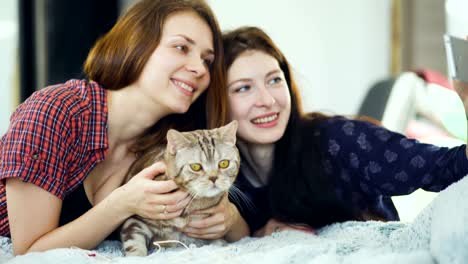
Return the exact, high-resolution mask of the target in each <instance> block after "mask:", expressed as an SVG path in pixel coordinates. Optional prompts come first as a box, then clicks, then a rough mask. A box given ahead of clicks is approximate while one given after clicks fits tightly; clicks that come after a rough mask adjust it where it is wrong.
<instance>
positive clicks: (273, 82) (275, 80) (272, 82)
mask: <svg viewBox="0 0 468 264" xmlns="http://www.w3.org/2000/svg"><path fill="white" fill-rule="evenodd" d="M281 81H283V79H281V77H276V78H273V79H271V80H270V81H269V82H268V84H270V85H273V84H277V83H280V82H281Z"/></svg>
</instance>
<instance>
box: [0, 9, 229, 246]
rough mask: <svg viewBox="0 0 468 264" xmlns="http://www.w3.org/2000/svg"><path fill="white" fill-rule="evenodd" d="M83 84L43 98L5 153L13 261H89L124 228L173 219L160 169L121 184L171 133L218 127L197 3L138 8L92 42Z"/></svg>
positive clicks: (209, 33) (219, 70)
mask: <svg viewBox="0 0 468 264" xmlns="http://www.w3.org/2000/svg"><path fill="white" fill-rule="evenodd" d="M84 72H85V74H86V76H87V78H88V79H86V80H70V81H68V82H66V83H63V84H58V85H54V86H50V87H47V88H45V89H41V90H40V91H38V92H36V93H34V94H33V95H32V96H31V97H29V98H28V99H27V100H26V101H25V102H24V103H22V104H21V105H20V106H19V107H18V108H17V109H16V111H15V112H14V113H13V115H12V117H11V123H10V126H9V129H8V131H7V133H6V134H5V135H4V136H3V137H2V138H1V141H0V179H1V183H0V235H2V236H11V238H12V242H13V249H14V252H15V254H24V253H26V252H30V251H43V250H47V249H52V248H59V247H71V246H77V247H80V248H86V249H90V248H93V247H95V246H96V245H97V244H98V243H100V242H101V241H102V240H104V239H105V238H106V237H108V236H109V235H110V234H111V233H112V232H113V231H114V230H115V229H116V228H117V227H118V226H119V225H120V224H121V223H122V222H123V221H124V220H125V219H126V218H128V217H129V216H131V215H134V214H137V215H141V216H143V217H146V218H154V219H169V218H173V217H176V216H178V215H179V214H180V213H181V212H182V209H183V208H184V207H185V206H186V205H187V203H188V201H189V197H188V194H187V193H184V192H182V191H179V190H177V191H176V190H175V189H176V185H175V183H174V182H173V181H152V179H153V177H154V176H155V175H157V174H159V173H162V172H164V164H161V163H158V164H155V165H153V166H151V167H149V168H147V169H145V170H143V171H142V172H141V173H139V174H138V175H137V176H135V177H134V178H133V179H132V180H131V181H130V182H128V183H127V184H125V185H123V186H121V184H122V182H123V180H124V177H125V173H126V171H127V169H128V167H129V166H130V164H132V162H133V161H134V160H135V159H136V157H138V155H139V153H141V152H143V151H145V150H146V149H147V148H149V147H150V146H151V145H153V144H159V143H164V142H163V140H164V137H165V135H166V132H167V131H168V129H169V128H175V129H178V130H192V129H197V128H207V127H208V128H213V127H218V126H220V125H223V124H225V122H226V118H227V116H226V109H225V107H224V105H223V104H222V102H223V101H224V99H225V98H226V90H225V88H224V87H225V84H224V74H225V71H224V66H223V51H222V40H221V34H220V30H219V26H218V23H217V21H216V18H215V17H214V15H213V13H212V11H211V9H210V8H209V6H208V5H207V4H206V3H205V2H204V1H202V0H142V1H139V2H137V3H136V4H135V5H134V6H133V7H131V8H130V9H129V10H128V11H127V12H126V13H125V14H124V15H123V16H122V17H121V18H120V19H119V20H118V21H117V23H116V24H115V26H114V27H113V28H112V29H111V30H110V31H109V32H108V33H107V34H105V35H104V36H103V37H102V38H101V39H99V40H98V41H97V42H96V44H95V45H94V47H93V48H92V50H91V52H90V53H89V55H88V58H87V60H86V62H85V64H84Z"/></svg>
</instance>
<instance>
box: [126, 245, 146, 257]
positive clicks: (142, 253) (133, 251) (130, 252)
mask: <svg viewBox="0 0 468 264" xmlns="http://www.w3.org/2000/svg"><path fill="white" fill-rule="evenodd" d="M124 254H125V256H126V257H146V256H147V255H148V250H146V248H145V249H141V248H133V247H130V248H126V249H125V250H124Z"/></svg>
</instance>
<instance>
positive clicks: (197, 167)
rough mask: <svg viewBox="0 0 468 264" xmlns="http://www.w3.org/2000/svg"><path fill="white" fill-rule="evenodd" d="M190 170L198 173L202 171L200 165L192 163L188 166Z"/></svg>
mask: <svg viewBox="0 0 468 264" xmlns="http://www.w3.org/2000/svg"><path fill="white" fill-rule="evenodd" d="M190 168H191V169H192V170H193V171H200V170H201V169H202V165H201V164H200V163H192V164H190Z"/></svg>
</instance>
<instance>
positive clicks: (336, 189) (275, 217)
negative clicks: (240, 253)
mask: <svg viewBox="0 0 468 264" xmlns="http://www.w3.org/2000/svg"><path fill="white" fill-rule="evenodd" d="M223 41H224V55H225V59H226V68H227V79H228V81H227V86H228V87H227V89H228V102H229V114H230V118H231V119H232V120H237V121H238V123H239V127H238V132H237V135H238V147H239V150H240V152H241V158H242V162H241V169H240V174H239V176H238V180H237V186H238V188H239V189H240V190H242V191H243V193H244V194H245V195H246V196H247V199H232V202H233V203H235V204H236V205H237V207H238V208H239V209H240V213H241V216H242V217H241V218H242V219H244V220H245V221H246V223H247V224H248V228H245V229H244V230H247V231H246V232H245V234H244V235H246V234H248V233H249V231H250V233H255V234H257V235H265V234H269V233H271V232H273V231H274V230H282V229H287V228H295V229H300V230H305V231H312V232H313V230H314V229H315V228H320V227H323V226H325V225H328V224H332V223H335V222H343V221H347V220H366V219H380V220H398V219H399V218H398V213H397V211H396V209H395V207H394V205H393V203H392V201H391V199H390V198H391V196H394V195H406V194H409V193H411V192H413V191H415V190H416V189H418V188H423V189H425V190H429V191H440V190H442V189H444V188H445V187H447V186H448V185H450V184H451V183H453V182H455V181H457V180H459V179H460V178H462V177H463V176H465V175H466V174H467V173H468V159H467V152H466V145H462V146H459V147H454V148H442V147H437V146H433V145H429V144H421V143H419V142H417V141H416V140H412V139H408V138H406V137H405V136H403V135H401V134H398V133H394V132H392V131H389V130H387V129H385V128H383V127H381V126H379V125H376V124H373V123H372V122H368V121H364V120H359V118H356V119H349V118H345V117H341V116H326V115H324V114H321V113H304V112H303V110H302V107H301V100H300V96H299V93H298V87H297V85H296V83H295V81H294V78H293V74H292V71H291V67H290V65H289V63H288V61H287V59H286V58H285V56H284V55H283V54H282V52H281V51H280V50H279V49H278V47H277V46H276V45H275V44H274V43H273V41H272V40H271V39H270V37H269V36H268V35H267V34H266V33H265V32H263V31H262V30H261V29H259V28H255V27H242V28H239V29H236V30H233V31H231V32H227V33H225V34H224V35H223ZM456 85H457V87H458V92H459V95H460V97H461V98H462V99H463V102H464V103H465V109H468V107H467V106H466V105H468V100H467V99H468V95H466V93H465V95H464V94H463V93H461V91H462V86H465V87H468V85H467V84H460V83H457V84H456ZM236 217H237V216H236ZM237 223H238V224H240V225H242V224H243V225H245V224H246V223H245V222H242V221H237Z"/></svg>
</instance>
